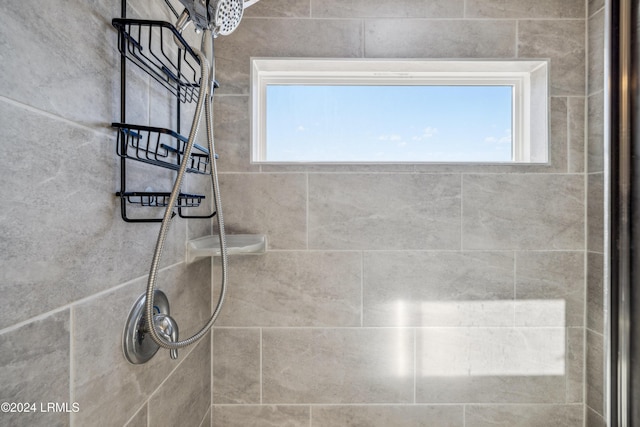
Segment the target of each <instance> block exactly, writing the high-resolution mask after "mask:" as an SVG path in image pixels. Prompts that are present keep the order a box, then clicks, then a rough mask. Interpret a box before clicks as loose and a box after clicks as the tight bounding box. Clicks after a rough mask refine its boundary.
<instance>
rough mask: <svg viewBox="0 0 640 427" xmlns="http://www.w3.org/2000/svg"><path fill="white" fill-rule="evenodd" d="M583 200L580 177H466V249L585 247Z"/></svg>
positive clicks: (463, 197)
mask: <svg viewBox="0 0 640 427" xmlns="http://www.w3.org/2000/svg"><path fill="white" fill-rule="evenodd" d="M552 189H553V190H552ZM583 199H584V179H583V177H582V176H580V175H517V174H510V175H466V176H464V177H463V196H462V200H463V244H464V248H465V249H486V250H490V249H547V250H548V249H564V250H581V249H584V200H583Z"/></svg>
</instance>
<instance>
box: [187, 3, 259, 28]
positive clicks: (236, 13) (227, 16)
mask: <svg viewBox="0 0 640 427" xmlns="http://www.w3.org/2000/svg"><path fill="white" fill-rule="evenodd" d="M257 1H258V0H247V1H244V0H180V2H181V3H182V4H183V5H184V7H185V11H186V14H188V20H186V19H183V18H182V17H185V16H186V15H185V12H183V14H182V17H181V19H180V20H179V23H180V25H179V27H180V28H178V30H181V29H182V28H184V27H185V26H186V25H187V24H188V23H189V22H190V21H191V22H193V24H194V25H195V27H196V30H211V32H212V33H213V36H214V37H217V36H219V35H223V36H227V35H229V34H231V33H232V32H233V31H234V30H235V29H236V28H238V25H240V21H241V20H242V15H243V13H244V9H246V8H247V7H249V6H251V5H253V4H255V3H257Z"/></svg>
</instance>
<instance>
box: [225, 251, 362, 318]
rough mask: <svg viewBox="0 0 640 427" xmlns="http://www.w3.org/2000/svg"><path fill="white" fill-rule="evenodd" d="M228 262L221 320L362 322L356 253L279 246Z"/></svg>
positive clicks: (358, 267)
mask: <svg viewBox="0 0 640 427" xmlns="http://www.w3.org/2000/svg"><path fill="white" fill-rule="evenodd" d="M217 265H218V264H216V266H217ZM229 265H230V268H229V276H230V277H231V278H232V283H233V286H230V287H229V291H228V293H227V299H226V305H225V307H224V309H223V311H222V312H221V315H220V319H219V321H218V325H220V326H359V325H360V316H361V315H360V306H361V282H362V279H361V256H360V254H359V253H355V252H290V251H282V252H281V251H277V252H268V253H266V254H265V255H261V256H256V257H250V256H247V257H235V258H233V259H232V260H231V262H230V264H229ZM219 274H220V273H219V270H218V269H217V268H216V270H215V271H214V277H218V276H219Z"/></svg>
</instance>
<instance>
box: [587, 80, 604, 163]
mask: <svg viewBox="0 0 640 427" xmlns="http://www.w3.org/2000/svg"><path fill="white" fill-rule="evenodd" d="M587 111H588V113H587V114H588V115H587V117H589V120H588V124H587V141H588V142H587V149H588V154H587V171H588V172H589V173H594V172H603V171H604V91H602V92H597V93H596V94H594V95H590V96H589V98H588V107H587Z"/></svg>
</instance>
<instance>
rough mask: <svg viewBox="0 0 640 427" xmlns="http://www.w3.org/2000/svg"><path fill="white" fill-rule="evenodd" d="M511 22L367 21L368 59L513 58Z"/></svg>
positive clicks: (366, 49) (513, 40)
mask: <svg viewBox="0 0 640 427" xmlns="http://www.w3.org/2000/svg"><path fill="white" fill-rule="evenodd" d="M515 42H516V25H515V21H491V20H478V21H464V20H433V21H432V20H423V19H370V20H367V21H366V22H365V57H368V58H513V57H515V56H516V50H515V48H516V43H515Z"/></svg>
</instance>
